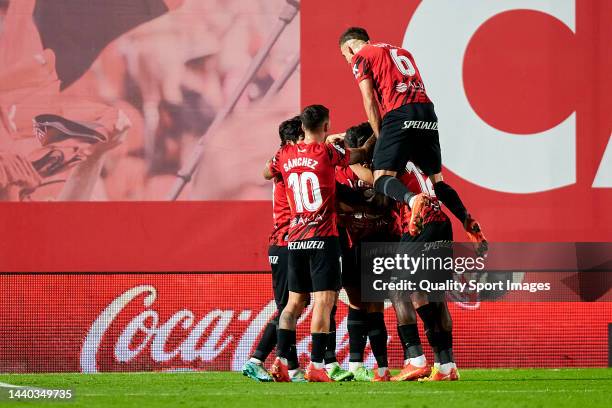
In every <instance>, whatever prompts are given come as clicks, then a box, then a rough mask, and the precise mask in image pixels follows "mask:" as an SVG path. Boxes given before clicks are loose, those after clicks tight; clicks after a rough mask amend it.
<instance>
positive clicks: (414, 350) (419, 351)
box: [397, 323, 423, 360]
mask: <svg viewBox="0 0 612 408" xmlns="http://www.w3.org/2000/svg"><path fill="white" fill-rule="evenodd" d="M397 333H398V334H399V337H400V340H401V341H402V347H403V348H404V360H407V359H409V358H415V357H418V356H422V355H423V346H422V345H421V337H419V328H418V327H417V325H416V323H413V324H402V325H401V326H397Z"/></svg>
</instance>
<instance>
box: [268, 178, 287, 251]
mask: <svg viewBox="0 0 612 408" xmlns="http://www.w3.org/2000/svg"><path fill="white" fill-rule="evenodd" d="M272 218H273V219H274V224H273V226H272V233H271V234H270V245H272V246H287V242H288V241H287V240H288V234H289V224H291V208H290V207H289V201H288V200H287V190H286V189H285V183H284V182H283V179H282V178H280V177H277V178H275V179H274V187H273V189H272Z"/></svg>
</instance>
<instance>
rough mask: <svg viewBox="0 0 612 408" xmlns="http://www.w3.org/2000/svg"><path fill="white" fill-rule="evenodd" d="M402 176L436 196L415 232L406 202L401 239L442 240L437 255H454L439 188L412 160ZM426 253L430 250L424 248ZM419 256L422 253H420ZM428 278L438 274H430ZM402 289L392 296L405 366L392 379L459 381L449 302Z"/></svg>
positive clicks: (406, 182) (415, 189) (414, 189)
mask: <svg viewBox="0 0 612 408" xmlns="http://www.w3.org/2000/svg"><path fill="white" fill-rule="evenodd" d="M400 180H401V181H402V182H403V183H404V185H405V186H406V187H407V188H409V189H410V191H412V192H415V193H419V192H426V193H428V194H429V195H431V196H432V199H431V201H430V202H429V203H428V204H427V205H426V206H425V207H424V209H423V226H422V232H421V233H420V234H418V235H416V236H413V235H412V234H411V233H410V231H409V224H410V219H411V216H410V214H409V210H408V209H407V207H406V206H402V208H401V214H400V218H401V220H402V230H403V235H402V239H401V242H407V243H410V242H413V243H419V242H439V243H441V245H440V249H438V250H436V251H437V252H436V253H435V256H440V257H442V258H444V257H445V256H452V248H451V247H450V245H451V242H452V239H453V231H452V225H451V223H450V220H449V218H448V216H447V215H446V214H445V213H444V212H443V211H442V210H441V208H440V206H439V204H438V202H437V200H436V199H435V192H434V191H433V188H432V187H431V183H428V181H429V180H427V179H426V178H425V177H424V174H423V173H421V172H420V170H419V169H418V168H417V167H416V166H415V165H414V164H413V163H412V162H408V165H407V166H406V171H405V172H404V173H403V174H402V175H401V176H400ZM423 253H424V254H425V255H429V253H425V252H423ZM417 256H418V255H417ZM427 278H428V279H430V280H431V279H435V278H436V277H433V276H427ZM406 297H407V296H406V294H405V293H402V292H392V294H391V300H392V302H393V307H394V308H395V312H396V315H397V321H398V328H397V331H398V334H399V337H400V340H401V342H402V347H403V349H404V359H405V360H404V367H403V369H402V370H401V372H400V373H399V374H397V375H395V376H394V377H392V378H391V380H392V381H412V380H428V381H448V380H450V381H455V380H458V379H459V373H458V371H457V366H456V364H455V361H454V356H453V349H452V342H453V338H452V319H451V316H450V313H449V311H448V307H447V305H446V303H445V302H444V301H443V300H442V299H436V301H430V300H429V299H428V297H427V295H426V294H424V293H421V292H414V293H412V294H410V299H407V298H406ZM415 310H416V314H418V315H419V317H420V318H421V320H422V321H423V325H424V327H425V334H426V336H427V340H428V342H429V344H430V346H431V347H432V349H433V351H434V359H435V362H434V368H433V370H432V369H431V368H430V367H429V366H428V365H427V360H426V359H425V355H424V353H423V348H422V346H421V340H420V337H419V332H418V328H417V322H416V314H415Z"/></svg>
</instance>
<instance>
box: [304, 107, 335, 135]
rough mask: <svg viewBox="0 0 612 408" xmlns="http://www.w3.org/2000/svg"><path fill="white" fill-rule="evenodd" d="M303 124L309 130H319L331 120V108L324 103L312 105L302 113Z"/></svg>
mask: <svg viewBox="0 0 612 408" xmlns="http://www.w3.org/2000/svg"><path fill="white" fill-rule="evenodd" d="M300 119H301V120H302V125H303V126H304V129H307V130H319V129H320V128H321V126H323V124H324V123H325V122H327V121H328V120H329V109H327V108H326V107H325V106H323V105H310V106H307V107H305V108H304V110H303V111H302V114H301V115H300Z"/></svg>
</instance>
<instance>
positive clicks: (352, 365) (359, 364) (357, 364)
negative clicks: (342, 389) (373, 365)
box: [349, 361, 363, 373]
mask: <svg viewBox="0 0 612 408" xmlns="http://www.w3.org/2000/svg"><path fill="white" fill-rule="evenodd" d="M359 367H363V362H362V361H349V371H350V372H351V373H354V372H355V371H357V369H359Z"/></svg>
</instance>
